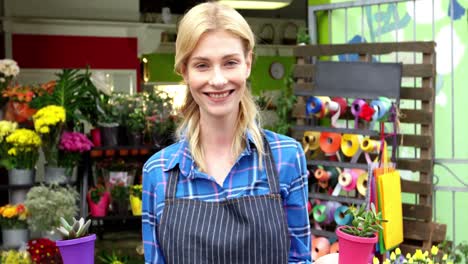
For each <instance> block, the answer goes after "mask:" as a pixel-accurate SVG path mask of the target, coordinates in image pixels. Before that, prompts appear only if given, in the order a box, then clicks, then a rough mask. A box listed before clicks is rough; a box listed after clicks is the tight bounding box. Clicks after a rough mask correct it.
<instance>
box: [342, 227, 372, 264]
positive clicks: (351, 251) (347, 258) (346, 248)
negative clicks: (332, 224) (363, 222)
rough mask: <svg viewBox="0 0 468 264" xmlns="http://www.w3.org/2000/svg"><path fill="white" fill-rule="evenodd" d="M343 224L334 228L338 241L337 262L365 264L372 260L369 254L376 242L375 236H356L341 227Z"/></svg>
mask: <svg viewBox="0 0 468 264" xmlns="http://www.w3.org/2000/svg"><path fill="white" fill-rule="evenodd" d="M344 227H345V226H340V227H338V228H337V229H336V235H337V236H338V243H339V245H340V252H339V254H340V258H339V262H338V263H339V264H357V263H359V264H367V263H371V262H369V261H370V260H372V258H371V254H372V252H373V249H374V245H375V243H377V236H376V235H374V236H373V237H357V236H353V235H350V234H347V233H345V232H343V231H341V229H343V228H344Z"/></svg>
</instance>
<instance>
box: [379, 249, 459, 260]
mask: <svg viewBox="0 0 468 264" xmlns="http://www.w3.org/2000/svg"><path fill="white" fill-rule="evenodd" d="M438 253H439V248H438V247H436V246H432V248H431V252H430V254H429V252H428V251H425V252H424V253H423V252H422V250H421V249H417V250H416V252H414V254H413V255H411V254H410V253H408V254H406V256H403V255H402V254H401V250H400V248H396V249H395V251H393V252H391V253H390V258H387V259H385V260H384V261H383V262H382V263H384V264H403V263H415V264H416V263H417V264H430V263H440V264H453V263H454V262H453V260H452V259H450V258H449V257H448V255H447V254H444V255H442V256H440V255H439V254H438ZM379 263H380V261H379V259H378V258H376V257H374V260H373V264H379Z"/></svg>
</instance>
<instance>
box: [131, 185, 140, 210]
mask: <svg viewBox="0 0 468 264" xmlns="http://www.w3.org/2000/svg"><path fill="white" fill-rule="evenodd" d="M142 189H143V187H142V185H141V184H135V185H132V186H130V207H131V208H132V214H133V215H141V209H142V207H141V206H142V202H141V192H142Z"/></svg>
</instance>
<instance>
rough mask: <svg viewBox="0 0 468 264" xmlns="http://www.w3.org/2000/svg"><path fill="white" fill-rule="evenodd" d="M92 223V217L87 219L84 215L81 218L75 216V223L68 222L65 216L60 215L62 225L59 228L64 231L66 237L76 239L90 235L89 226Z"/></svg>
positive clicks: (61, 231)
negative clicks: (77, 218)
mask: <svg viewBox="0 0 468 264" xmlns="http://www.w3.org/2000/svg"><path fill="white" fill-rule="evenodd" d="M90 225H91V219H88V221H86V223H85V220H84V218H83V217H81V218H80V220H76V219H75V218H73V223H72V222H70V223H68V221H67V220H65V218H63V217H60V227H59V228H57V230H58V231H59V232H60V233H62V235H63V236H64V238H65V239H75V238H79V237H84V236H87V235H88V228H89V226H90Z"/></svg>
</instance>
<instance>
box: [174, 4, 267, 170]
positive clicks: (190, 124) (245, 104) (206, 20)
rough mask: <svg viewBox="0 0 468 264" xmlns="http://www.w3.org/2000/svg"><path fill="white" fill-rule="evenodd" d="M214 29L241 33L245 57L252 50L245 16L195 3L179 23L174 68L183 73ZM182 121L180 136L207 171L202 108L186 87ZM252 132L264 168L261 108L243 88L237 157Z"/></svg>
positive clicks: (235, 146) (235, 145) (218, 6)
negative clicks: (201, 126)
mask: <svg viewBox="0 0 468 264" xmlns="http://www.w3.org/2000/svg"><path fill="white" fill-rule="evenodd" d="M214 30H226V31H228V32H230V33H232V34H234V35H236V36H238V37H239V38H240V39H241V40H242V42H243V44H244V53H245V56H247V55H248V54H249V52H252V51H253V48H254V46H255V37H254V34H253V32H252V30H251V28H250V26H249V24H248V23H247V21H245V19H244V18H243V17H242V15H241V14H239V13H238V12H237V11H236V10H234V9H232V8H231V7H228V6H225V5H222V4H219V3H214V2H207V3H202V4H199V5H196V6H195V7H193V8H192V9H190V10H189V11H188V12H187V13H186V14H185V16H184V17H183V18H182V20H181V21H180V24H179V28H178V32H177V40H176V51H175V64H174V68H175V71H176V72H177V73H178V74H180V75H182V72H183V70H184V68H185V67H186V66H185V65H186V63H187V60H188V59H189V57H190V55H191V54H192V52H193V50H194V49H195V47H196V45H197V43H198V41H199V39H200V38H201V36H202V35H203V34H204V33H205V32H209V31H214ZM181 114H182V117H183V120H182V122H181V123H180V125H179V127H178V128H177V136H178V138H179V139H181V138H183V137H186V138H187V139H188V140H189V147H190V151H191V153H192V157H193V159H194V161H195V163H196V164H197V165H198V167H199V168H200V170H201V171H206V166H205V163H204V153H203V150H202V147H201V142H200V125H199V124H200V110H199V107H198V105H197V103H196V102H195V100H194V99H193V97H192V94H191V93H190V90H189V89H187V91H186V97H185V102H184V104H183V106H182V107H181ZM247 130H248V131H249V132H250V133H251V135H252V138H253V142H254V144H255V146H256V149H257V153H258V156H259V167H260V168H262V163H263V155H264V146H263V137H262V132H261V129H260V125H259V120H258V109H257V105H256V104H255V102H254V100H253V97H252V94H251V93H250V90H249V89H244V94H243V95H242V97H241V100H240V103H239V114H238V116H237V124H236V131H235V133H234V140H233V143H232V151H233V154H234V157H237V156H238V155H239V154H240V153H241V152H242V149H243V148H244V147H245V144H244V142H245V137H246V134H245V132H246V131H247Z"/></svg>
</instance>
